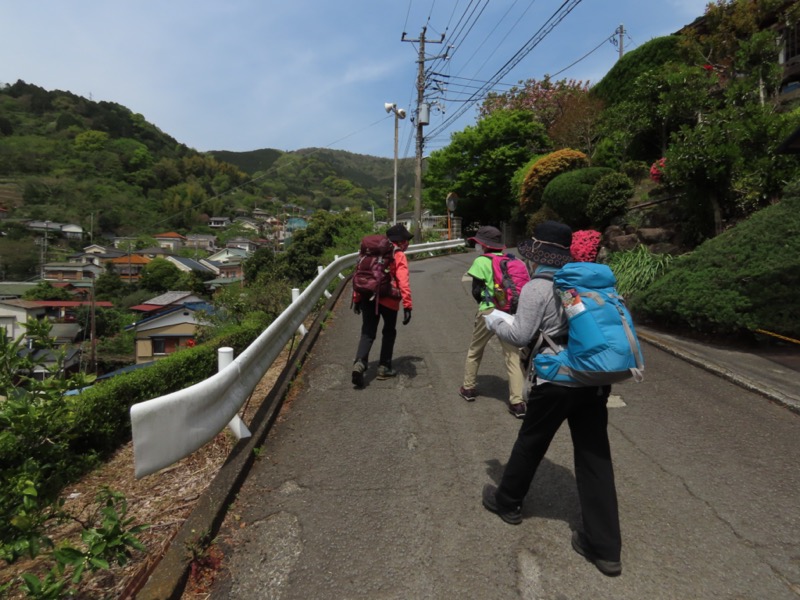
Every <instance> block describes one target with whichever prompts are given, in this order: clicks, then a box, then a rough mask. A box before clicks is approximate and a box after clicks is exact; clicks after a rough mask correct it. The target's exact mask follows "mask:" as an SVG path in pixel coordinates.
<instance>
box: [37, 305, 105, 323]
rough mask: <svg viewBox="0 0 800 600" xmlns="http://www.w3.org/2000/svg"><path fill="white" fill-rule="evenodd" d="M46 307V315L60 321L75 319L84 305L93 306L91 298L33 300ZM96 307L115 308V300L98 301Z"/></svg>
mask: <svg viewBox="0 0 800 600" xmlns="http://www.w3.org/2000/svg"><path fill="white" fill-rule="evenodd" d="M31 302H34V303H35V304H38V305H39V306H41V307H43V308H44V309H45V316H46V317H48V318H50V319H54V320H59V321H74V320H75V315H76V311H77V309H78V308H80V307H82V306H86V307H88V306H91V305H92V302H91V300H31ZM94 306H95V308H114V303H113V302H106V301H100V300H98V301H96V302H95V303H94Z"/></svg>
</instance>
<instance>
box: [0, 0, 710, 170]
mask: <svg viewBox="0 0 800 600" xmlns="http://www.w3.org/2000/svg"><path fill="white" fill-rule="evenodd" d="M705 5H706V0H659V1H651V0H582V1H579V0H572V1H571V2H570V1H567V2H564V0H425V1H422V0H403V1H400V0H395V1H394V2H387V1H385V0H216V1H209V0H166V1H165V0H138V1H136V2H109V1H108V0H103V1H100V0H73V1H71V2H64V1H63V0H27V1H25V2H17V1H11V0H9V1H7V2H3V3H2V4H0V23H2V35H0V56H2V57H3V58H2V60H1V61H0V83H14V82H15V81H17V80H18V79H22V80H24V81H26V82H28V83H31V84H35V85H38V86H41V87H43V88H45V89H48V90H54V89H60V90H68V91H70V92H73V93H75V94H78V95H81V96H85V97H87V98H91V99H93V100H95V101H100V100H105V101H110V102H116V103H118V104H122V105H124V106H126V107H127V108H129V109H130V110H132V111H133V112H136V113H141V114H142V115H144V117H145V118H146V119H147V120H148V121H150V122H152V123H153V124H155V125H156V126H157V127H158V128H160V129H161V130H162V131H164V132H165V133H167V134H169V135H171V136H172V137H174V138H175V139H177V140H178V141H179V142H182V143H184V144H186V145H188V146H190V147H192V148H195V149H197V150H200V151H208V150H232V151H247V150H256V149H260V148H277V149H280V150H297V149H300V148H309V147H317V148H332V149H336V150H347V151H350V152H356V153H359V154H369V155H373V156H383V157H391V156H393V153H394V120H393V116H392V115H389V114H387V113H386V112H385V111H384V106H383V105H384V103H385V102H394V103H396V104H397V105H398V106H399V107H401V108H405V109H407V111H408V113H409V115H411V114H412V113H413V108H414V104H415V101H416V87H415V86H416V73H417V62H416V61H417V57H418V50H419V45H418V44H417V43H415V42H412V41H409V42H403V41H401V37H402V34H403V32H406V37H407V39H409V40H418V39H419V38H420V35H421V33H422V28H423V27H426V28H427V29H426V38H427V39H428V40H429V43H428V44H427V46H426V50H427V52H426V56H427V57H428V58H429V59H430V60H428V61H426V67H430V68H431V69H432V70H434V71H435V72H436V73H439V74H440V75H437V76H436V78H437V79H438V80H440V81H441V82H443V83H442V84H440V87H441V88H442V89H441V91H439V92H438V93H436V95H435V98H432V100H438V102H439V103H438V104H434V105H433V110H432V111H431V118H430V125H429V126H428V127H426V128H425V131H426V134H427V133H428V132H430V133H434V132H436V129H437V128H438V129H439V131H438V132H436V133H437V135H436V136H432V137H431V139H429V140H428V141H427V143H426V148H425V153H426V154H427V153H429V152H430V151H433V150H435V149H437V148H441V147H442V146H445V145H447V143H448V140H449V136H450V134H451V133H453V132H455V131H460V130H462V129H463V128H464V127H466V126H467V125H471V124H473V123H474V122H475V115H476V108H477V104H475V103H474V102H465V100H469V99H470V98H473V97H475V95H476V94H478V95H480V93H481V90H482V89H494V90H495V91H503V90H506V89H508V87H509V86H510V85H511V84H515V83H517V82H518V81H519V80H521V79H527V78H535V79H541V78H542V77H543V76H544V75H545V74H550V75H555V79H564V78H567V79H576V80H583V81H586V80H589V81H591V82H592V83H596V82H598V81H599V80H600V79H601V78H602V77H603V75H604V74H605V73H606V72H607V71H608V70H609V69H610V68H611V67H612V66H613V64H614V62H615V61H616V60H617V58H618V53H619V51H618V48H617V46H615V45H613V44H612V43H611V41H609V39H610V38H612V37H614V34H615V31H616V29H617V28H618V27H619V26H620V24H622V25H624V27H625V30H626V35H625V38H624V46H623V47H624V48H625V49H626V50H627V49H633V48H635V47H637V46H639V45H642V44H644V43H645V42H647V41H648V40H650V39H652V38H654V37H659V36H662V35H667V34H670V33H673V32H675V31H676V30H678V29H679V28H681V27H682V26H683V25H686V24H688V23H690V22H692V21H693V20H694V19H695V18H696V17H698V16H700V15H702V14H703V11H704V8H705ZM556 21H558V22H556ZM442 34H444V36H445V37H444V42H443V43H434V42H439V41H440V40H441V39H442ZM445 50H447V53H448V59H447V60H443V59H441V58H439V59H436V58H434V57H436V56H438V55H441V54H443V53H444V52H445ZM499 74H503V76H502V77H498V75H499ZM478 97H479V96H478ZM440 106H442V107H443V108H444V112H443V113H442V112H441V111H440ZM458 113H461V116H460V117H458V118H457V119H454V118H453V117H454V116H455V115H456V114H458ZM400 123H401V125H400V135H399V140H400V142H399V155H400V157H401V158H402V157H406V156H413V155H414V151H415V150H414V143H413V135H414V127H413V125H412V124H411V122H410V119H409V118H406V119H405V120H404V121H401V122H400Z"/></svg>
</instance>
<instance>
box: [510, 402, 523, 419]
mask: <svg viewBox="0 0 800 600" xmlns="http://www.w3.org/2000/svg"><path fill="white" fill-rule="evenodd" d="M508 412H510V413H511V414H512V415H514V416H515V417H517V418H518V419H522V418H524V417H525V413H526V412H528V406H527V405H526V404H525V403H524V402H518V403H517V404H509V405H508Z"/></svg>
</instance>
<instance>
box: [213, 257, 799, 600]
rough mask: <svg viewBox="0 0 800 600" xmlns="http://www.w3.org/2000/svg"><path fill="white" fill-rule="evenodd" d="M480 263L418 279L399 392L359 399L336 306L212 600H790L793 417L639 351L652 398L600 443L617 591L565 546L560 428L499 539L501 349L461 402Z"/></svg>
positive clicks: (507, 425)
mask: <svg viewBox="0 0 800 600" xmlns="http://www.w3.org/2000/svg"><path fill="white" fill-rule="evenodd" d="M474 257H475V254H474V253H470V254H462V255H455V256H448V257H439V258H434V259H428V260H419V261H413V262H412V263H411V286H412V291H413V295H414V311H413V318H412V320H411V323H410V324H409V325H408V326H405V327H404V326H402V325H398V330H399V331H398V338H397V343H396V346H395V360H394V367H395V368H396V369H397V370H398V371H399V377H398V378H396V379H394V380H386V381H378V380H376V379H375V371H376V364H375V361H376V359H377V352H378V348H377V346H378V344H379V343H380V338H379V339H378V341H377V342H376V347H374V348H373V353H372V356H371V358H372V359H373V362H372V364H371V365H370V369H369V371H368V372H367V377H366V381H367V385H366V387H365V388H364V389H363V390H356V389H353V386H352V385H351V383H350V368H351V365H352V362H353V357H354V353H355V348H356V344H357V341H358V335H359V327H360V318H359V317H356V316H355V315H354V314H353V313H352V312H351V311H349V299H348V298H342V299H341V300H340V301H339V302H338V304H337V307H336V309H335V311H334V314H333V315H332V317H331V319H330V321H329V323H328V324H327V326H326V327H325V329H324V331H323V332H322V334H321V336H320V339H319V340H318V342H317V344H316V346H315V347H314V350H313V353H312V357H311V358H310V360H309V361H308V362H307V364H306V365H305V366H304V368H303V372H302V375H301V378H300V381H299V382H298V383H297V384H296V385H298V386H300V390H301V391H300V393H299V394H298V395H297V396H296V397H295V398H294V399H293V400H292V402H291V405H290V407H289V409H288V411H287V412H286V414H285V417H284V418H283V419H282V420H281V421H280V422H278V423H277V424H276V425H275V426H274V428H273V430H272V431H271V433H270V435H269V438H268V440H267V443H266V444H265V445H264V446H263V448H262V449H261V452H260V453H259V459H258V460H257V462H256V465H255V467H254V468H253V470H252V471H251V472H250V475H249V476H248V479H247V481H246V483H245V484H244V486H243V488H242V489H241V491H240V494H239V497H238V500H237V501H236V502H235V504H234V505H233V506H232V507H231V509H230V510H229V512H228V515H227V517H226V520H225V523H224V525H223V527H222V529H221V531H220V533H219V536H218V538H217V544H218V545H219V547H220V548H221V549H222V550H223V551H224V553H225V562H224V566H223V570H222V571H221V573H220V575H219V577H218V579H217V581H216V583H215V584H214V587H213V589H212V590H211V596H210V597H211V598H241V599H247V600H251V599H256V598H259V599H260V598H281V599H287V600H289V599H292V600H293V599H304V600H307V599H316V598H319V599H340V598H341V599H344V598H347V599H362V598H363V599H411V598H432V599H438V598H442V599H449V598H459V599H472V598H475V599H498V600H499V599H506V598H508V599H512V598H526V599H552V600H556V599H558V600H567V599H585V598H593V599H605V598H608V599H612V598H613V599H617V600H626V599H630V600H643V599H646V600H658V599H669V600H673V599H704V598H730V599H734V598H735V599H754V600H755V599H758V600H764V599H770V600H780V599H786V600H797V599H798V598H800V501H799V500H800V469H798V467H797V464H796V460H797V458H798V456H799V455H800V415H798V414H797V413H795V412H792V411H790V410H787V408H785V407H782V406H780V405H777V404H775V403H773V402H770V401H768V400H767V399H765V398H764V397H762V396H760V395H758V394H755V393H752V392H749V391H747V390H745V389H742V388H741V387H740V386H736V385H733V384H732V383H729V382H727V381H726V380H725V379H723V378H722V377H718V376H716V375H714V374H711V373H709V372H707V371H705V370H703V369H700V368H697V367H695V366H693V365H691V364H688V363H687V362H685V361H683V360H680V359H679V358H676V357H674V356H672V355H671V354H669V353H667V352H663V351H662V350H659V349H656V348H655V347H654V346H651V345H648V344H645V345H644V352H645V360H646V372H645V381H644V382H643V383H640V384H635V383H625V384H622V385H618V386H615V388H614V391H613V396H612V402H611V408H610V410H609V412H610V417H609V419H610V423H609V433H610V438H611V447H612V454H613V457H614V465H615V470H616V477H617V489H618V494H619V500H620V519H621V525H622V535H623V549H622V563H623V574H622V576H621V577H618V578H607V577H605V576H604V575H602V574H601V573H600V572H599V571H597V569H596V568H595V567H594V566H593V565H592V564H591V563H589V562H587V561H586V560H585V559H583V558H582V557H581V556H579V555H577V554H576V553H575V552H574V551H573V550H572V548H571V546H570V535H571V530H573V529H575V528H577V527H580V511H579V507H578V500H577V494H576V490H575V479H574V474H573V466H572V448H571V443H570V439H569V431H568V429H567V428H566V426H564V427H563V428H562V430H561V431H560V432H559V433H558V435H557V436H556V439H555V440H554V442H553V444H552V446H551V448H550V450H549V452H548V454H547V456H546V458H545V460H544V461H543V463H542V465H541V467H540V469H539V471H538V473H537V475H536V478H535V480H534V483H533V486H532V488H531V492H530V493H529V495H528V497H527V498H526V500H525V504H524V506H523V517H524V520H523V522H522V524H520V525H516V526H514V525H507V524H506V523H504V522H503V521H501V520H500V519H499V518H498V517H497V516H496V515H494V514H491V513H489V512H487V511H486V510H485V509H484V508H483V507H482V506H481V501H480V493H481V488H482V486H483V485H484V484H485V483H488V482H496V481H497V480H498V479H499V476H500V474H501V473H502V469H503V465H504V464H505V462H506V460H507V459H508V456H509V453H510V450H511V446H512V444H513V442H514V439H515V436H516V432H517V430H518V428H519V423H520V422H519V421H518V420H516V419H514V418H513V417H512V416H511V415H510V414H509V413H508V412H507V410H506V404H505V403H506V401H507V393H508V392H507V385H506V379H505V374H504V368H503V364H502V355H501V352H500V348H499V345H498V344H497V342H496V341H493V342H492V343H491V344H490V346H489V348H488V349H487V352H486V356H485V358H484V362H483V365H482V366H481V372H480V375H479V380H478V386H479V394H480V396H479V398H478V399H477V401H475V402H473V403H467V402H465V401H463V400H462V399H461V398H460V397H459V396H458V394H457V390H458V387H459V386H460V385H461V378H462V374H463V366H464V358H465V355H466V349H467V346H468V344H469V337H470V332H471V326H472V319H473V315H474V311H475V303H474V301H473V300H472V298H471V296H470V294H469V284H468V282H466V281H464V280H463V275H464V273H465V272H466V270H467V268H468V266H469V264H470V262H471V260H472V259H473V258H474Z"/></svg>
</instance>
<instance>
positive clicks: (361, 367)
mask: <svg viewBox="0 0 800 600" xmlns="http://www.w3.org/2000/svg"><path fill="white" fill-rule="evenodd" d="M366 370H367V365H366V364H364V362H363V361H360V360H357V361H356V362H354V363H353V377H352V381H353V385H354V386H356V387H357V388H363V387H364V371H366Z"/></svg>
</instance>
